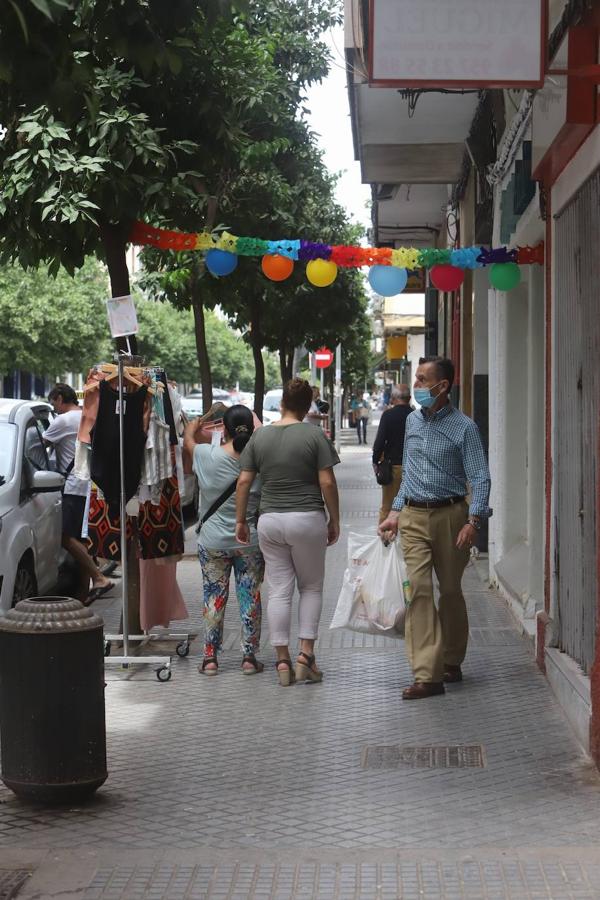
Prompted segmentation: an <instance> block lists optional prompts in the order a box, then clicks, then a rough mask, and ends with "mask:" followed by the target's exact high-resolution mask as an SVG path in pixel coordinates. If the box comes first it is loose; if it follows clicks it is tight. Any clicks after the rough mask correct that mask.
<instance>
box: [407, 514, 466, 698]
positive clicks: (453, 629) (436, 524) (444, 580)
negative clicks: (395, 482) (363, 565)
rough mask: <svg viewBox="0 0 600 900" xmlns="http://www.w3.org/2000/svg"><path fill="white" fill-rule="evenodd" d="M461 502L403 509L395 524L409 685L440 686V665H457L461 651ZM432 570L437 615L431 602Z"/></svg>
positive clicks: (463, 608)
mask: <svg viewBox="0 0 600 900" xmlns="http://www.w3.org/2000/svg"><path fill="white" fill-rule="evenodd" d="M468 510H469V508H468V505H467V503H466V502H465V501H463V502H461V503H455V504H454V505H452V506H442V507H440V508H439V509H416V508H415V507H414V506H405V507H404V508H403V509H402V511H401V513H400V518H399V520H398V527H399V531H400V540H401V544H402V552H403V553H404V559H405V561H406V568H407V570H408V577H409V579H410V586H411V595H412V597H411V602H410V605H409V607H408V611H407V614H406V652H407V654H408V659H409V662H410V664H411V667H412V670H413V673H414V677H415V681H435V682H440V681H442V680H443V677H444V664H447V665H452V666H459V665H460V664H461V663H462V661H463V659H464V658H465V654H466V652H467V642H468V639H469V620H468V618H467V607H466V604H465V598H464V597H463V593H462V589H461V579H462V575H463V572H464V570H465V567H466V565H467V563H468V561H469V555H470V554H469V550H468V548H466V549H464V550H459V549H458V548H457V546H456V539H457V537H458V534H459V532H460V530H461V528H462V527H463V526H464V525H466V523H467V519H468ZM433 570H435V574H436V575H437V578H438V582H439V586H440V602H439V611H438V610H437V609H436V606H435V603H434V599H433V577H432V571H433Z"/></svg>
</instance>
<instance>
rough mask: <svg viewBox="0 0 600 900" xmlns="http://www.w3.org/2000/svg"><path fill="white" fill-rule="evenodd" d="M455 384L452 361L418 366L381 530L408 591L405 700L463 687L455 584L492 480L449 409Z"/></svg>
mask: <svg viewBox="0 0 600 900" xmlns="http://www.w3.org/2000/svg"><path fill="white" fill-rule="evenodd" d="M453 382H454V365H453V364H452V362H451V360H449V359H443V358H442V357H425V358H423V359H420V360H419V366H418V368H417V371H416V375H415V383H414V396H415V400H416V401H417V403H419V404H420V406H421V407H422V408H421V409H420V410H418V411H416V412H413V413H412V414H411V415H410V416H409V417H408V419H407V422H406V433H405V439H404V457H403V479H402V484H401V486H400V491H399V493H398V495H397V497H396V498H395V500H394V502H393V504H392V511H391V512H390V514H389V516H388V517H387V518H386V519H385V520H384V521H383V522H382V523H381V524H380V526H379V533H380V535H381V536H382V537H384V536H385V535H386V533H388V535H389V533H390V532H391V534H392V535H395V534H396V533H397V531H398V528H399V529H400V540H401V544H402V551H403V553H404V558H405V561H406V567H407V569H408V577H409V579H410V585H411V600H410V604H409V606H408V611H407V615H406V650H407V653H408V658H409V661H410V664H411V666H412V670H413V674H414V679H415V681H414V684H412V685H411V686H410V687H408V688H406V689H405V690H404V691H403V693H402V697H403V699H404V700H420V699H422V698H425V697H432V696H435V695H436V694H443V693H444V682H447V683H448V682H450V683H452V682H457V681H462V669H461V665H462V662H463V660H464V658H465V654H466V650H467V641H468V637H469V622H468V618H467V608H466V605H465V599H464V597H463V594H462V589H461V579H462V575H463V572H464V570H465V567H466V565H467V562H468V561H469V553H470V548H471V546H472V544H473V542H474V540H475V538H476V536H477V532H478V531H479V528H480V527H481V520H482V519H483V518H486V517H488V516H490V515H491V510H490V509H489V507H488V499H489V494H490V474H489V469H488V464H487V460H486V457H485V453H484V450H483V446H482V443H481V437H480V435H479V429H478V428H477V425H476V424H475V423H474V422H473V421H472V419H469V418H468V416H465V415H464V414H463V413H461V412H460V411H459V410H457V409H455V408H454V407H453V406H452V404H451V403H450V400H449V397H448V395H449V393H450V389H451V388H452V384H453ZM467 483H468V484H469V486H470V489H471V496H470V504H467V501H466V494H467ZM433 569H435V573H436V575H437V578H438V581H439V586H440V598H439V612H438V610H437V609H436V606H435V603H434V598H433V580H432V570H433Z"/></svg>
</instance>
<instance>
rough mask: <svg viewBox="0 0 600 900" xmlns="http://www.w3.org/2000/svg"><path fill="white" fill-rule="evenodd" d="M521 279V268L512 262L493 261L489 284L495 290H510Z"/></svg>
mask: <svg viewBox="0 0 600 900" xmlns="http://www.w3.org/2000/svg"><path fill="white" fill-rule="evenodd" d="M520 280H521V270H520V268H519V267H518V265H517V264H516V263H514V262H509V263H494V264H493V266H491V268H490V284H491V285H492V287H495V288H496V290H497V291H512V289H513V288H516V286H517V285H518V284H519V282H520Z"/></svg>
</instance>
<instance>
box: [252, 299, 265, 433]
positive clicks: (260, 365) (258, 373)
mask: <svg viewBox="0 0 600 900" xmlns="http://www.w3.org/2000/svg"><path fill="white" fill-rule="evenodd" d="M250 341H251V345H252V356H253V357H254V412H255V413H256V415H257V416H258V418H259V419H260V420H261V421H262V417H263V400H264V397H265V361H264V359H263V355H262V344H263V341H262V333H261V330H260V301H259V300H252V301H251V302H250Z"/></svg>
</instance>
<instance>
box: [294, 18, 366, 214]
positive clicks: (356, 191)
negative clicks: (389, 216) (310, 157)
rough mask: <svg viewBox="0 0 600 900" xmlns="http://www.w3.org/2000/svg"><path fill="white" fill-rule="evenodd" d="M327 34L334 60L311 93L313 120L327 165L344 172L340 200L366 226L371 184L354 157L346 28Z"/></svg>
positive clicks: (339, 192)
mask: <svg viewBox="0 0 600 900" xmlns="http://www.w3.org/2000/svg"><path fill="white" fill-rule="evenodd" d="M326 37H327V43H328V44H329V46H330V48H331V52H332V57H333V61H332V65H331V70H330V72H329V75H328V77H327V79H326V80H325V81H324V82H323V83H322V84H319V85H316V86H315V87H313V88H312V90H311V91H309V93H308V104H307V105H308V106H309V107H310V110H311V115H310V123H311V125H312V128H313V130H314V131H315V132H316V133H317V134H318V135H319V136H320V138H319V140H320V144H321V147H322V148H323V150H324V151H325V163H326V164H327V168H328V169H330V170H331V171H332V172H340V171H341V172H343V175H342V178H341V180H340V182H339V183H338V189H337V199H338V201H339V202H340V203H341V204H342V206H345V207H346V209H347V210H348V212H349V213H350V214H351V215H352V216H353V217H354V218H355V219H356V220H357V221H358V222H360V223H361V224H362V225H364V227H365V228H367V227H368V226H369V225H370V224H371V219H370V212H369V209H368V208H367V206H366V204H367V203H368V202H369V200H370V197H371V193H370V188H369V186H368V185H366V184H361V180H360V166H359V164H358V162H355V160H354V148H353V146H352V129H351V126H350V109H349V106H348V91H347V89H346V72H345V63H344V30H343V28H342V27H340V28H335V29H332V30H331V31H330V32H329V33H328V34H327V36H326Z"/></svg>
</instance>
